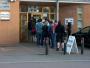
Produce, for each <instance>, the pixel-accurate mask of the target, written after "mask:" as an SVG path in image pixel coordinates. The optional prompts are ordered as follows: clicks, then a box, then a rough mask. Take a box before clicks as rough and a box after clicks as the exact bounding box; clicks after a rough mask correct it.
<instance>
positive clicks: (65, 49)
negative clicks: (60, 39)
mask: <svg viewBox="0 0 90 68" xmlns="http://www.w3.org/2000/svg"><path fill="white" fill-rule="evenodd" d="M65 54H66V43H64V55H65Z"/></svg>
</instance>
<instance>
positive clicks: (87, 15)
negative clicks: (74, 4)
mask: <svg viewBox="0 0 90 68" xmlns="http://www.w3.org/2000/svg"><path fill="white" fill-rule="evenodd" d="M83 8H84V10H83V13H84V14H83V22H84V27H85V26H90V5H88V4H87V5H84V6H83Z"/></svg>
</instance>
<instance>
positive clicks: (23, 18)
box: [20, 13, 28, 42]
mask: <svg viewBox="0 0 90 68" xmlns="http://www.w3.org/2000/svg"><path fill="white" fill-rule="evenodd" d="M27 18H28V16H27V13H20V41H21V42H24V41H27V40H28V25H27V24H28V20H27Z"/></svg>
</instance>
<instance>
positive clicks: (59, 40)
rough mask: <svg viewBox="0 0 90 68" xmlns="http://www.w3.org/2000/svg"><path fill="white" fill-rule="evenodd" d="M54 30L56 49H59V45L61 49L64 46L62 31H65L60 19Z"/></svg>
mask: <svg viewBox="0 0 90 68" xmlns="http://www.w3.org/2000/svg"><path fill="white" fill-rule="evenodd" d="M55 32H56V42H57V46H56V47H57V48H56V51H59V47H60V46H61V47H62V49H63V48H64V33H65V28H64V26H63V25H62V24H61V22H60V21H59V22H58V25H57V27H56V29H55Z"/></svg>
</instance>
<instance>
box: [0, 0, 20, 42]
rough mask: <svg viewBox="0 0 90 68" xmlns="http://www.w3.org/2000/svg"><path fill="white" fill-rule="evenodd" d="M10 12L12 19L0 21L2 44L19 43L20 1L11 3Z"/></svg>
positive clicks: (0, 40) (0, 39)
mask: <svg viewBox="0 0 90 68" xmlns="http://www.w3.org/2000/svg"><path fill="white" fill-rule="evenodd" d="M0 12H3V11H0ZM8 12H10V16H11V19H10V20H9V21H0V44H10V43H18V42H19V0H16V2H11V3H10V10H9V11H8Z"/></svg>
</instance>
